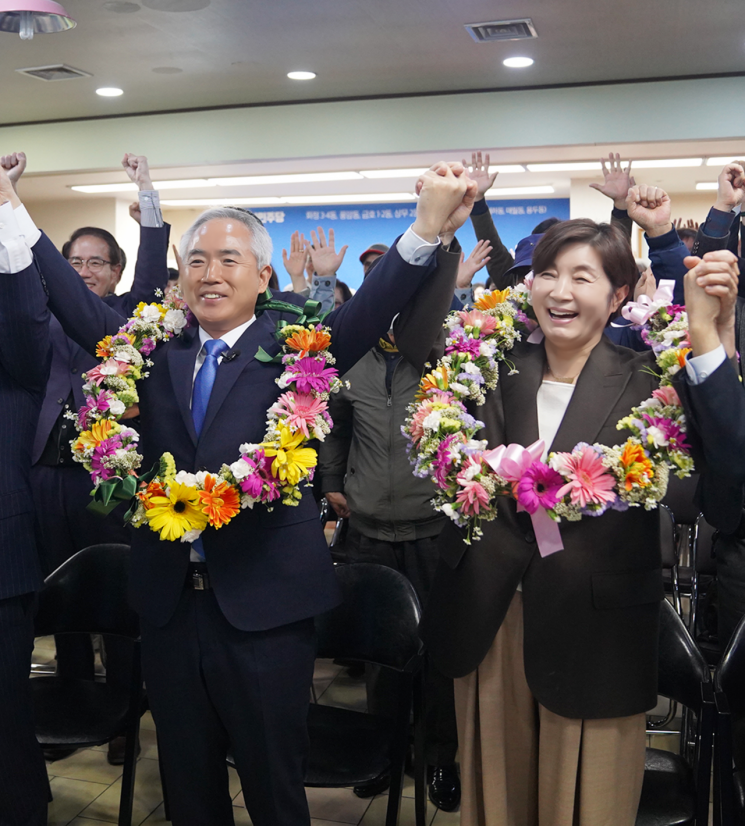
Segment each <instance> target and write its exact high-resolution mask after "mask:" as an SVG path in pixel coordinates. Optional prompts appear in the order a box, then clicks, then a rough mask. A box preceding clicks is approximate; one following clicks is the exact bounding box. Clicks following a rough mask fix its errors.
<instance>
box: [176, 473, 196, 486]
mask: <svg viewBox="0 0 745 826" xmlns="http://www.w3.org/2000/svg"><path fill="white" fill-rule="evenodd" d="M174 481H175V482H178V483H179V485H187V486H188V487H190V488H195V487H196V486H197V477H196V476H195V475H194V474H193V473H189V472H188V471H186V470H180V471H179V472H178V473H177V474H176V478H175V479H174Z"/></svg>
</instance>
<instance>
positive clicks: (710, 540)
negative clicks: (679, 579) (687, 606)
mask: <svg viewBox="0 0 745 826" xmlns="http://www.w3.org/2000/svg"><path fill="white" fill-rule="evenodd" d="M715 538H716V530H715V529H714V528H713V527H712V526H711V525H710V524H709V523H708V522H707V521H706V520H705V519H704V517H703V515H701V516H699V517H698V519H697V520H696V524H695V526H694V530H693V555H692V559H691V572H692V575H691V619H690V622H689V623H688V627H689V628H690V629H691V634H692V635H693V638H694V639H695V640H696V643H697V644H698V647H699V648H700V649H701V652H702V653H703V655H704V657H705V658H706V661H707V662H708V663H709V665H712V666H714V665H717V663H718V662H719V659H720V657H721V653H722V652H721V650H720V648H719V640H718V638H717V636H716V632H713V631H709V630H707V629H706V627H705V626H704V623H703V620H704V617H703V612H702V605H703V600H704V597H705V595H706V592H705V590H704V588H705V586H707V585H709V584H711V583H712V582H713V581H714V580H715V578H716V574H717V563H716V558H715V556H714V540H715Z"/></svg>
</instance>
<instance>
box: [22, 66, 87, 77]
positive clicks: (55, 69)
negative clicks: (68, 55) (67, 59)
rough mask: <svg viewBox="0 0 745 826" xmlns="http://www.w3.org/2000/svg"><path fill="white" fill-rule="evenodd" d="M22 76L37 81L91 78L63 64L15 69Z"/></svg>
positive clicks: (85, 73)
mask: <svg viewBox="0 0 745 826" xmlns="http://www.w3.org/2000/svg"><path fill="white" fill-rule="evenodd" d="M16 72H19V73H20V74H22V75H28V76H29V77H35V78H37V79H38V80H47V81H50V80H75V78H78V77H93V75H92V74H91V73H90V72H84V71H82V69H73V68H72V66H65V64H64V63H57V64H55V65H54V66H32V67H31V68H29V69H16Z"/></svg>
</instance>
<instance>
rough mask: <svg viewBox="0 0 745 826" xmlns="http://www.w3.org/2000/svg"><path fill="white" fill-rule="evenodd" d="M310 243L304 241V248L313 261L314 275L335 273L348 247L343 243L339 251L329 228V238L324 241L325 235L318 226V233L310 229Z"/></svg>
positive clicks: (323, 275) (332, 231) (332, 232)
mask: <svg viewBox="0 0 745 826" xmlns="http://www.w3.org/2000/svg"><path fill="white" fill-rule="evenodd" d="M310 239H311V243H310V244H308V243H307V242H306V248H307V250H308V253H309V254H310V258H311V260H312V261H313V269H314V270H315V271H316V275H320V276H322V277H325V276H328V275H335V274H336V273H337V272H338V271H339V267H341V262H342V261H343V260H344V256H345V255H346V254H347V250H348V249H349V247H348V246H347V245H346V244H345V245H344V246H343V247H342V248H341V249H340V250H339V252H337V251H336V247H335V246H334V230H333V229H330V230H329V240H328V243H326V235H325V234H324V231H323V229H322V228H321V227H318V235H316V232H315V230H311V231H310Z"/></svg>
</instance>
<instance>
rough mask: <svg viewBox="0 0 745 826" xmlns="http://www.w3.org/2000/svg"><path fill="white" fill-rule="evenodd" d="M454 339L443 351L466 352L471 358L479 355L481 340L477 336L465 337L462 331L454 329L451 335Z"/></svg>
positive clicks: (449, 352)
mask: <svg viewBox="0 0 745 826" xmlns="http://www.w3.org/2000/svg"><path fill="white" fill-rule="evenodd" d="M453 338H454V340H453V342H452V343H451V344H448V346H447V347H446V348H445V353H446V354H447V355H450V354H451V353H468V354H469V355H470V356H473V358H478V357H479V355H481V341H480V339H478V338H466V337H465V336H464V335H463V334H462V333H459V332H458V331H456V332H455V333H454V336H453Z"/></svg>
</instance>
